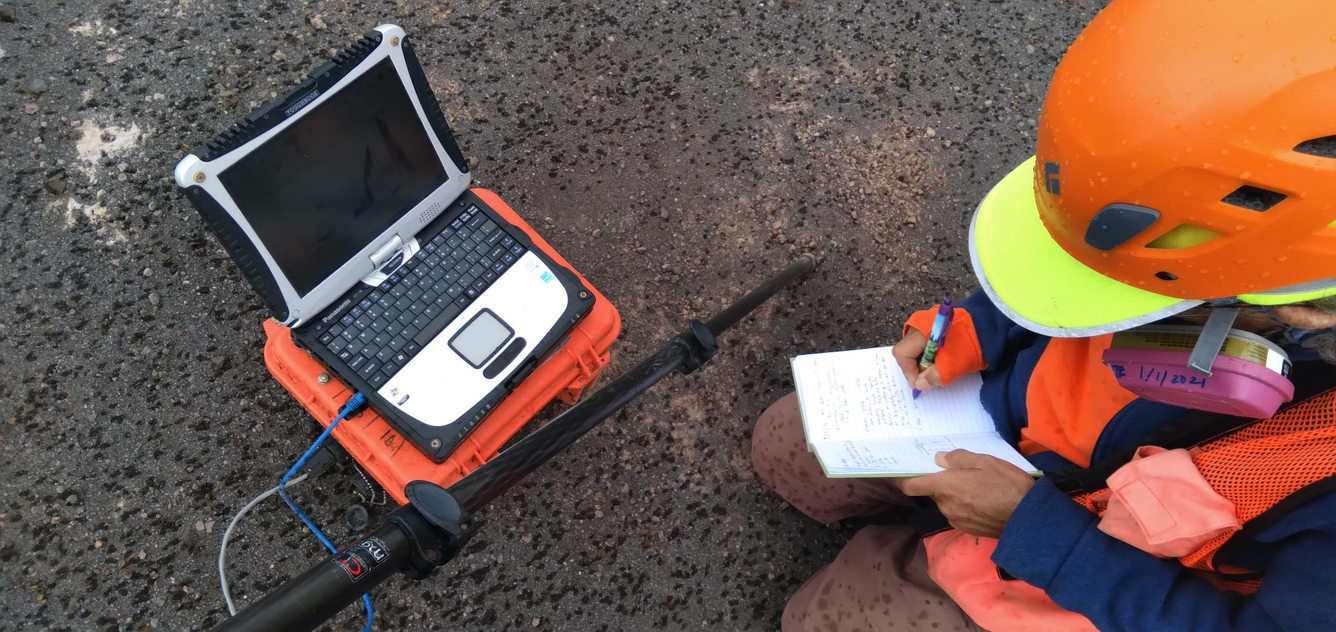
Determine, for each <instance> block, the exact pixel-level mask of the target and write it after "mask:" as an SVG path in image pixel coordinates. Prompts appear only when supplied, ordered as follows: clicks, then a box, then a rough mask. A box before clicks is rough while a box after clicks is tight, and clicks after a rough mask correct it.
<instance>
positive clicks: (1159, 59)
mask: <svg viewBox="0 0 1336 632" xmlns="http://www.w3.org/2000/svg"><path fill="white" fill-rule="evenodd" d="M1333 17H1336V15H1333V12H1332V8H1331V6H1330V5H1329V4H1328V3H1325V2H1320V1H1317V0H1294V1H1292V2H1283V3H1267V2H1260V1H1248V0H1224V1H1217V2H1210V3H1204V2H1145V1H1138V0H1114V2H1112V3H1110V4H1109V5H1108V7H1106V8H1105V9H1104V10H1103V11H1102V12H1100V14H1099V15H1098V16H1097V17H1096V18H1095V19H1094V21H1093V22H1091V24H1090V25H1089V26H1088V27H1087V28H1086V29H1085V30H1084V31H1083V32H1082V34H1081V35H1080V36H1079V37H1078V38H1077V40H1076V41H1075V42H1074V43H1073V44H1072V46H1071V47H1070V49H1069V50H1068V51H1067V53H1066V55H1065V56H1064V58H1063V60H1062V61H1061V63H1060V64H1059V65H1058V68H1057V70H1056V72H1055V74H1054V77H1053V81H1052V84H1051V86H1050V89H1049V93H1048V96H1047V98H1046V99H1045V102H1044V105H1043V110H1042V114H1041V117H1040V125H1039V135H1038V147H1037V151H1036V157H1035V158H1032V159H1031V160H1028V161H1026V162H1025V163H1024V164H1022V165H1020V166H1019V167H1017V168H1016V169H1014V170H1013V171H1011V172H1010V173H1008V174H1007V175H1006V176H1005V177H1004V178H1003V179H1002V180H1001V181H1000V182H999V183H998V184H997V185H996V186H995V187H994V188H993V189H992V190H991V191H990V192H989V193H988V194H987V195H986V197H985V198H984V200H983V201H982V202H981V203H980V205H979V207H978V209H977V210H976V211H975V215H974V219H973V222H972V223H971V226H970V229H969V231H970V232H969V238H970V255H971V260H972V263H973V266H974V271H975V274H976V276H977V277H978V280H979V282H980V284H981V286H982V289H981V290H980V291H978V292H976V293H975V294H974V295H973V296H971V297H970V298H968V299H967V300H966V301H964V302H963V304H962V305H960V307H959V308H958V309H957V312H956V323H955V325H953V327H952V328H951V329H950V332H949V334H948V336H947V339H946V341H945V343H944V344H943V345H942V346H941V350H940V351H939V352H938V355H937V359H936V364H935V365H934V366H933V367H931V368H929V369H926V370H923V371H920V369H919V366H918V363H917V358H918V356H919V355H920V354H921V352H922V350H923V348H924V344H925V334H924V332H926V331H927V330H928V328H929V326H930V324H931V322H932V321H931V319H932V314H933V312H934V310H924V311H921V312H918V313H916V314H914V315H913V316H912V317H911V318H910V319H909V321H908V323H907V324H906V326H905V328H904V332H903V337H902V339H901V340H900V342H899V343H898V344H896V346H895V349H894V354H895V356H896V358H897V360H898V361H899V362H900V364H901V366H902V368H903V370H904V373H905V376H906V378H907V379H908V380H909V381H910V383H911V384H913V385H915V387H916V388H919V389H920V390H931V389H932V388H936V387H940V386H943V385H947V384H950V383H951V382H952V380H954V379H956V378H958V377H960V376H961V375H965V374H967V373H970V372H976V371H978V372H982V376H983V389H982V391H981V399H982V400H983V404H984V407H985V409H987V410H988V412H989V413H990V415H991V416H992V417H993V420H994V422H995V424H996V426H997V429H998V430H999V431H1000V432H1001V433H1002V435H1003V436H1004V437H1007V438H1008V439H1010V440H1011V442H1012V443H1014V444H1015V445H1016V446H1017V447H1018V449H1019V450H1020V451H1021V452H1022V454H1024V455H1026V456H1027V458H1028V459H1029V460H1030V461H1031V462H1032V463H1034V464H1035V465H1036V466H1037V467H1038V468H1039V469H1041V470H1043V471H1044V472H1045V473H1046V475H1045V476H1043V477H1041V478H1040V479H1039V480H1035V479H1034V477H1032V476H1030V475H1029V474H1027V473H1026V472H1024V471H1022V470H1020V469H1019V468H1016V467H1015V466H1012V465H1010V464H1008V463H1006V462H1004V461H1001V460H999V459H996V458H993V457H989V456H984V455H978V454H972V453H969V452H965V451H959V450H957V451H954V452H950V453H945V454H940V455H938V464H939V465H940V466H941V467H943V468H944V471H942V472H939V473H936V474H930V475H927V476H922V477H916V478H905V479H830V478H826V477H825V476H824V475H823V473H822V471H821V468H820V466H819V465H818V464H817V462H816V460H815V458H814V457H813V456H812V455H811V454H810V453H809V452H808V451H807V449H806V441H805V438H804V435H803V429H802V422H801V419H800V417H799V413H798V406H797V400H796V397H795V396H794V395H792V394H790V395H788V396H786V397H784V398H781V399H780V400H779V401H777V402H775V403H774V404H773V405H772V406H770V408H769V409H768V410H766V411H765V413H764V414H762V415H761V417H760V419H759V420H758V421H757V424H756V429H755V433H754V435H753V462H754V466H755V469H756V471H757V473H758V475H759V476H760V478H761V480H762V481H763V482H765V483H766V484H767V485H768V486H769V487H770V488H772V489H773V490H774V491H775V492H777V493H778V494H779V495H780V496H782V497H783V498H784V499H785V500H787V501H788V502H789V503H791V504H792V505H794V506H795V507H797V508H798V509H799V510H801V511H802V512H803V513H805V514H807V515H808V516H810V517H811V518H812V519H814V520H817V521H819V522H822V523H827V524H832V523H836V522H839V521H842V520H847V519H851V518H871V517H876V516H881V515H886V514H888V513H895V510H896V509H898V508H899V509H905V510H906V511H908V510H909V509H913V510H915V513H918V514H923V513H924V512H923V511H921V510H922V504H921V503H922V500H923V499H931V501H932V502H931V503H930V504H931V505H932V506H935V510H936V511H938V512H940V515H941V516H942V517H944V518H945V520H946V524H940V525H938V527H939V528H930V529H928V530H927V531H928V532H927V533H924V532H923V531H924V530H923V529H918V530H916V529H915V528H914V527H911V526H909V525H908V524H903V523H902V522H900V521H898V520H891V521H890V522H889V523H887V521H886V520H881V521H875V520H874V521H873V522H874V524H870V525H868V526H865V527H863V528H862V529H860V530H858V531H857V532H856V533H855V534H854V536H853V537H852V539H851V540H850V542H849V543H848V544H847V545H846V546H845V547H844V549H843V550H842V551H841V552H840V554H839V555H838V556H837V557H836V559H835V560H834V561H833V562H831V563H830V564H829V565H827V566H825V567H824V568H822V569H821V570H820V571H819V572H817V574H816V575H814V576H813V577H812V578H810V579H809V580H808V581H807V582H806V583H805V584H803V586H802V587H801V588H800V589H799V590H798V591H797V593H796V594H794V595H793V596H792V598H791V599H790V600H789V602H788V605H787V607H786V608H785V611H784V614H783V618H782V622H783V628H784V629H785V630H790V631H795V630H863V631H867V632H870V631H872V630H911V629H917V630H944V631H948V630H976V629H987V630H992V631H993V632H1009V631H1022V630H1024V631H1041V630H1092V629H1098V630H1103V631H1105V632H1115V631H1123V630H1127V631H1133V630H1135V631H1144V630H1178V629H1195V630H1249V631H1265V630H1333V629H1336V600H1333V599H1331V596H1332V595H1333V594H1336V575H1333V574H1332V573H1331V572H1330V570H1329V569H1331V568H1333V567H1336V493H1332V492H1333V490H1336V116H1333V115H1332V113H1333V112H1336V39H1333V37H1336V36H1333V33H1336V31H1333V30H1332V27H1331V24H1332V20H1331V19H1330V18H1333ZM1231 307H1237V308H1242V309H1241V311H1240V314H1239V317H1238V320H1237V321H1236V322H1235V324H1234V327H1236V328H1239V329H1244V330H1247V331H1252V332H1255V333H1258V334H1261V335H1264V336H1266V337H1268V338H1270V339H1271V340H1273V341H1275V342H1277V343H1278V344H1280V345H1281V346H1282V348H1284V349H1285V351H1286V352H1287V353H1288V354H1289V356H1290V358H1291V359H1292V360H1293V367H1292V369H1291V371H1290V374H1289V376H1290V378H1291V380H1292V381H1293V383H1294V385H1295V396H1294V398H1293V400H1292V401H1291V402H1290V403H1289V404H1287V405H1286V406H1284V407H1282V408H1281V409H1280V410H1279V411H1278V412H1277V413H1276V414H1275V415H1273V416H1271V417H1269V418H1266V419H1261V420H1252V419H1240V418H1237V417H1230V416H1227V415H1223V414H1218V413H1209V412H1204V411H1201V410H1190V409H1188V408H1184V407H1180V406H1174V405H1169V404H1164V403H1158V402H1154V401H1150V400H1147V399H1142V398H1139V397H1138V396H1137V395H1135V394H1133V393H1131V392H1130V391H1128V390H1126V389H1124V388H1122V387H1121V386H1120V385H1119V384H1118V381H1117V379H1116V377H1115V376H1114V375H1113V373H1112V372H1111V371H1110V370H1109V368H1108V367H1107V366H1105V365H1104V364H1103V362H1102V361H1101V357H1102V354H1103V352H1104V351H1105V350H1107V349H1109V348H1110V344H1111V341H1112V334H1113V333H1114V332H1118V331H1125V330H1128V329H1132V328H1136V327H1139V326H1143V325H1147V324H1151V323H1160V322H1180V323H1195V324H1201V323H1203V322H1204V321H1205V320H1207V319H1208V318H1209V315H1210V314H1211V313H1212V312H1211V310H1215V309H1222V308H1231ZM914 497H922V498H921V499H915V498H914ZM915 500H918V501H919V502H917V503H916V502H915ZM902 513H903V512H902ZM948 525H949V526H948ZM925 535H926V536H927V537H926V539H925V538H924V536H925Z"/></svg>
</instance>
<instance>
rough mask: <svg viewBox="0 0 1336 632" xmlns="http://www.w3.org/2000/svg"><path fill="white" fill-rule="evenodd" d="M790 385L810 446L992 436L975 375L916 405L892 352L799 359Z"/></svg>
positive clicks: (930, 393) (869, 351) (925, 396)
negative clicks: (801, 414)
mask: <svg viewBox="0 0 1336 632" xmlns="http://www.w3.org/2000/svg"><path fill="white" fill-rule="evenodd" d="M793 381H794V384H795V385H796V387H797V389H798V399H799V400H800V401H801V402H802V408H803V422H804V423H805V424H806V426H807V431H808V436H807V440H808V442H809V443H815V442H817V441H840V440H850V439H874V438H876V439H887V438H891V437H917V436H921V435H942V434H971V433H976V432H994V431H995V430H994V428H993V419H992V417H990V416H989V415H988V412H987V411H985V410H984V409H983V404H981V403H979V389H980V388H981V387H982V386H983V379H982V378H981V377H979V375H978V374H977V373H972V374H969V375H966V376H963V377H961V378H959V379H957V380H956V381H954V382H952V383H951V385H950V386H947V387H944V388H937V389H933V390H930V391H928V392H926V393H923V394H922V395H920V396H919V398H918V399H914V398H913V397H912V395H911V392H912V387H911V386H910V384H909V381H908V380H906V379H905V375H904V373H903V372H902V371H901V370H900V365H898V364H896V362H895V357H894V356H892V355H891V348H890V347H881V348H877V349H858V350H855V351H833V352H830V353H813V354H808V355H801V356H798V357H796V358H794V359H793Z"/></svg>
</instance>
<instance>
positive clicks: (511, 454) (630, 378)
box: [449, 340, 687, 511]
mask: <svg viewBox="0 0 1336 632" xmlns="http://www.w3.org/2000/svg"><path fill="white" fill-rule="evenodd" d="M675 342H676V341H675V340H674V341H673V342H670V343H669V344H668V346H666V347H664V348H662V349H660V350H659V351H658V352H657V353H655V354H654V355H653V356H651V357H650V358H649V359H648V360H645V361H644V362H641V363H640V364H639V365H637V366H636V367H635V368H634V369H631V370H630V371H627V372H626V374H624V375H622V376H621V377H619V378H617V379H616V380H614V381H613V382H612V383H611V384H608V385H607V386H605V387H603V388H601V389H599V391H598V392H597V393H594V394H593V395H591V396H589V398H588V399H585V400H584V401H582V402H580V403H578V404H576V405H575V406H573V407H571V408H570V409H569V410H567V411H566V412H564V413H562V414H561V415H559V416H558V417H557V418H556V419H553V420H552V421H550V422H548V423H547V425H545V426H543V427H542V428H539V429H537V430H535V431H533V433H531V434H530V435H529V436H527V437H525V438H524V439H522V440H520V441H519V442H518V443H516V444H515V445H513V446H510V447H509V448H507V449H506V450H505V451H504V452H502V453H501V454H498V455H496V456H495V457H493V458H492V460H490V461H488V462H486V463H484V464H483V465H482V467H479V468H478V469H476V470H473V471H472V472H470V473H469V475H468V476H465V477H464V478H462V479H460V480H459V481H458V482H456V483H455V484H454V485H451V486H450V489H449V491H450V495H452V496H454V497H455V498H456V499H457V500H459V503H460V504H462V505H463V506H464V508H465V509H468V510H469V511H475V510H477V509H478V508H480V507H482V506H483V505H486V504H487V503H489V502H491V501H492V499H494V498H496V497H497V496H499V495H501V493H502V492H505V491H506V490H507V489H509V488H510V487H511V486H512V485H514V484H515V483H517V482H519V480H520V479H522V478H524V477H525V476H528V475H529V473H530V472H533V471H534V470H536V469H538V468H539V467H541V466H542V465H543V464H544V463H547V462H548V461H549V460H551V459H552V457H554V456H556V455H557V454H558V453H560V452H561V451H562V450H565V449H566V448H567V447H568V446H570V444H572V443H574V442H575V441H576V440H577V439H579V438H580V437H582V436H584V434H585V433H586V432H589V431H590V430H592V429H594V427H596V426H598V425H599V424H600V423H603V420H605V419H607V418H608V417H611V416H613V415H614V414H616V413H617V411H618V410H619V409H621V407H622V406H625V405H626V404H628V403H629V402H630V401H631V400H633V399H635V398H636V397H638V396H639V395H640V394H641V393H644V392H645V391H646V390H648V389H649V388H650V387H651V386H654V384H655V383H656V382H658V381H659V380H661V379H663V378H664V377H666V376H667V375H668V374H669V373H672V372H673V371H675V370H677V368H678V367H680V366H682V362H683V361H684V360H685V359H686V358H687V349H686V347H685V346H684V345H682V344H675Z"/></svg>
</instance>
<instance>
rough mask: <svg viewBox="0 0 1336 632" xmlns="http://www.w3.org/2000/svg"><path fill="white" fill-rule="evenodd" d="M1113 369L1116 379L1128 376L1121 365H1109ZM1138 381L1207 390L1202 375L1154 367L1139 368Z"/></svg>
mask: <svg viewBox="0 0 1336 632" xmlns="http://www.w3.org/2000/svg"><path fill="white" fill-rule="evenodd" d="M1109 368H1111V369H1113V375H1114V377H1118V378H1123V377H1126V376H1127V369H1126V368H1125V367H1123V365H1121V364H1112V365H1109ZM1137 379H1140V380H1141V381H1142V382H1145V383H1147V384H1158V385H1160V386H1164V385H1165V384H1187V385H1188V386H1200V387H1202V388H1206V379H1207V378H1204V377H1202V376H1200V375H1194V374H1190V373H1171V372H1169V371H1166V370H1164V369H1156V368H1154V367H1145V366H1143V367H1137Z"/></svg>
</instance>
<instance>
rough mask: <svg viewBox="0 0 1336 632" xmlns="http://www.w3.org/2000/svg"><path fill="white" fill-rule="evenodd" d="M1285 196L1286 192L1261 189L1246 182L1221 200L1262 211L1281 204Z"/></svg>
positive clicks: (1251, 209)
mask: <svg viewBox="0 0 1336 632" xmlns="http://www.w3.org/2000/svg"><path fill="white" fill-rule="evenodd" d="M1285 197H1286V195H1285V194H1284V193H1276V192H1275V191H1268V190H1266V189H1259V188H1257V187H1255V186H1250V185H1247V184H1245V185H1243V186H1241V187H1239V188H1237V189H1234V192H1233V193H1230V194H1229V195H1226V196H1225V198H1224V199H1223V200H1220V201H1221V202H1224V203H1225V204H1230V205H1232V206H1237V207H1239V208H1246V209H1248V210H1250V211H1257V212H1258V213H1262V212H1265V211H1269V210H1271V207H1273V206H1275V205H1277V204H1280V202H1281V201H1282V200H1284V199H1285Z"/></svg>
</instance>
